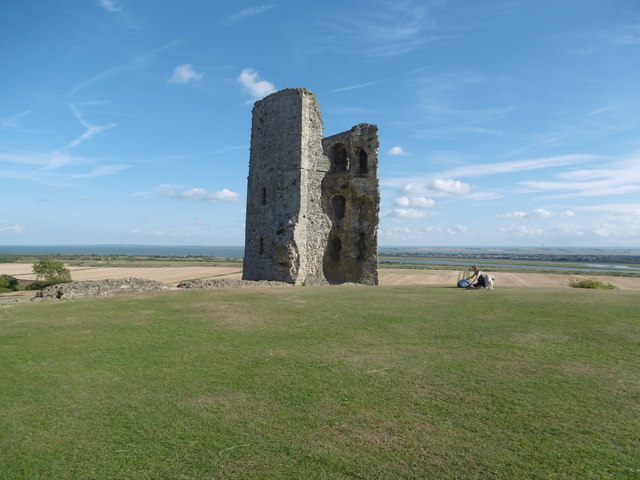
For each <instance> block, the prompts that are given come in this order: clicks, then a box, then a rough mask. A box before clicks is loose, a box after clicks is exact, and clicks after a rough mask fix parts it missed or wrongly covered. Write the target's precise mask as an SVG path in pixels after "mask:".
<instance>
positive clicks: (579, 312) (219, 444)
mask: <svg viewBox="0 0 640 480" xmlns="http://www.w3.org/2000/svg"><path fill="white" fill-rule="evenodd" d="M639 307H640V297H639V296H638V295H637V293H634V292H625V291H618V290H614V291H606V290H582V289H571V290H563V291H551V290H544V289H532V290H525V289H514V288H511V289H509V288H501V289H497V290H495V291H467V290H460V289H455V288H438V287H315V288H303V287H299V288H282V289H246V290H242V289H239V290H235V289H229V290H202V291H174V292H165V293H161V294H155V293H154V294H146V295H136V296H126V297H114V298H108V299H86V300H73V301H62V302H46V303H32V304H18V305H14V306H0V478H2V479H29V480H36V479H56V480H62V479H219V478H220V479H223V478H230V479H231V478H232V479H412V478H413V479H503V478H505V479H507V478H509V479H511V478H513V479H604V478H616V479H618V478H620V479H626V478H640V459H639V458H640V457H639V456H638V452H639V451H640V319H639V313H638V312H639V311H640V309H639Z"/></svg>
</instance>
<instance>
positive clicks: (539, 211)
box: [531, 208, 553, 218]
mask: <svg viewBox="0 0 640 480" xmlns="http://www.w3.org/2000/svg"><path fill="white" fill-rule="evenodd" d="M531 216H532V217H541V218H549V217H552V216H553V213H551V212H550V211H549V210H545V209H544V208H536V209H535V210H533V211H532V212H531Z"/></svg>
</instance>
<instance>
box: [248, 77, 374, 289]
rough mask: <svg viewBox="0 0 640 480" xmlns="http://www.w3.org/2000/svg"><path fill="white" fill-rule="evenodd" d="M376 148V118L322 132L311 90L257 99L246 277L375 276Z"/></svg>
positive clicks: (315, 280) (322, 279)
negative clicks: (334, 131) (335, 132)
mask: <svg viewBox="0 0 640 480" xmlns="http://www.w3.org/2000/svg"><path fill="white" fill-rule="evenodd" d="M377 148H378V137H377V127H375V126H374V125H367V124H361V125H357V126H355V127H353V128H352V129H351V130H349V131H348V132H344V133H342V134H338V135H334V136H332V137H329V138H328V139H324V140H323V139H322V117H321V114H320V107H319V105H318V102H317V99H316V97H315V95H313V93H311V92H310V91H308V90H305V89H287V90H282V91H280V92H276V93H274V94H272V95H269V96H267V97H265V98H264V99H262V100H261V101H258V102H256V104H255V106H254V109H253V121H252V133H251V155H250V162H249V178H248V189H247V220H246V232H245V255H244V268H243V279H246V280H277V281H284V282H289V283H294V284H319V283H320V284H321V283H327V282H328V283H346V282H350V283H365V284H377V283H378V262H377V227H378V206H379V202H380V196H379V191H378V180H377Z"/></svg>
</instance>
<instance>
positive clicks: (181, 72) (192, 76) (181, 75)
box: [169, 63, 204, 83]
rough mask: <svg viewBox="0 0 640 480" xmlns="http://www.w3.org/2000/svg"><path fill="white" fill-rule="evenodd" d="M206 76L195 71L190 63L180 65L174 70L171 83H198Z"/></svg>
mask: <svg viewBox="0 0 640 480" xmlns="http://www.w3.org/2000/svg"><path fill="white" fill-rule="evenodd" d="M203 78H204V75H203V74H201V73H198V72H196V71H195V70H194V69H193V66H192V65H191V64H190V63H185V64H183V65H178V66H177V67H176V68H175V69H174V70H173V75H172V76H171V79H170V80H169V82H171V83H189V82H197V81H198V80H202V79H203Z"/></svg>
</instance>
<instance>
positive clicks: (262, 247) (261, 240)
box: [259, 237, 264, 255]
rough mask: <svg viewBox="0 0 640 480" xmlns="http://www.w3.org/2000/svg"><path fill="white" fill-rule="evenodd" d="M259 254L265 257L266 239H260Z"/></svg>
mask: <svg viewBox="0 0 640 480" xmlns="http://www.w3.org/2000/svg"><path fill="white" fill-rule="evenodd" d="M259 252H260V255H264V237H260V247H259Z"/></svg>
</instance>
